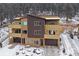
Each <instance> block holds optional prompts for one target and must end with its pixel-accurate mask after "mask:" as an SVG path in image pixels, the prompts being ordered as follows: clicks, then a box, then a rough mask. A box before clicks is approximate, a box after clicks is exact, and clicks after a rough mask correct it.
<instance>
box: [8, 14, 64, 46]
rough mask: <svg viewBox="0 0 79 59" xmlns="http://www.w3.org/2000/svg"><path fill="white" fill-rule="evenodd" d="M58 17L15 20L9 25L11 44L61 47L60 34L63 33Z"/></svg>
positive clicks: (20, 18)
mask: <svg viewBox="0 0 79 59" xmlns="http://www.w3.org/2000/svg"><path fill="white" fill-rule="evenodd" d="M59 20H60V18H59V17H58V16H34V15H27V16H26V17H18V18H15V21H14V22H12V24H10V25H9V28H10V29H11V31H12V32H10V35H9V36H10V39H9V43H19V44H25V45H27V44H28V45H31V46H53V45H54V46H58V47H59V46H60V34H61V32H62V31H63V30H62V27H61V26H60V25H59Z"/></svg>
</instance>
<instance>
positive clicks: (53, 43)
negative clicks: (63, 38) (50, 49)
mask: <svg viewBox="0 0 79 59" xmlns="http://www.w3.org/2000/svg"><path fill="white" fill-rule="evenodd" d="M45 45H48V46H57V40H55V39H46V40H45Z"/></svg>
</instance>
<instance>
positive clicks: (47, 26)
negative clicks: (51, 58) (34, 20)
mask: <svg viewBox="0 0 79 59" xmlns="http://www.w3.org/2000/svg"><path fill="white" fill-rule="evenodd" d="M61 28H62V27H61V26H60V25H45V29H49V30H50V29H58V30H59V29H61Z"/></svg>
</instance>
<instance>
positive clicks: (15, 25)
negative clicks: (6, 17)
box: [9, 24, 21, 28]
mask: <svg viewBox="0 0 79 59" xmlns="http://www.w3.org/2000/svg"><path fill="white" fill-rule="evenodd" d="M9 27H10V28H21V25H18V24H11V25H9Z"/></svg>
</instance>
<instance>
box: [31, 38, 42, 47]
mask: <svg viewBox="0 0 79 59" xmlns="http://www.w3.org/2000/svg"><path fill="white" fill-rule="evenodd" d="M33 43H34V46H40V45H41V44H40V39H34V40H33Z"/></svg>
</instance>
